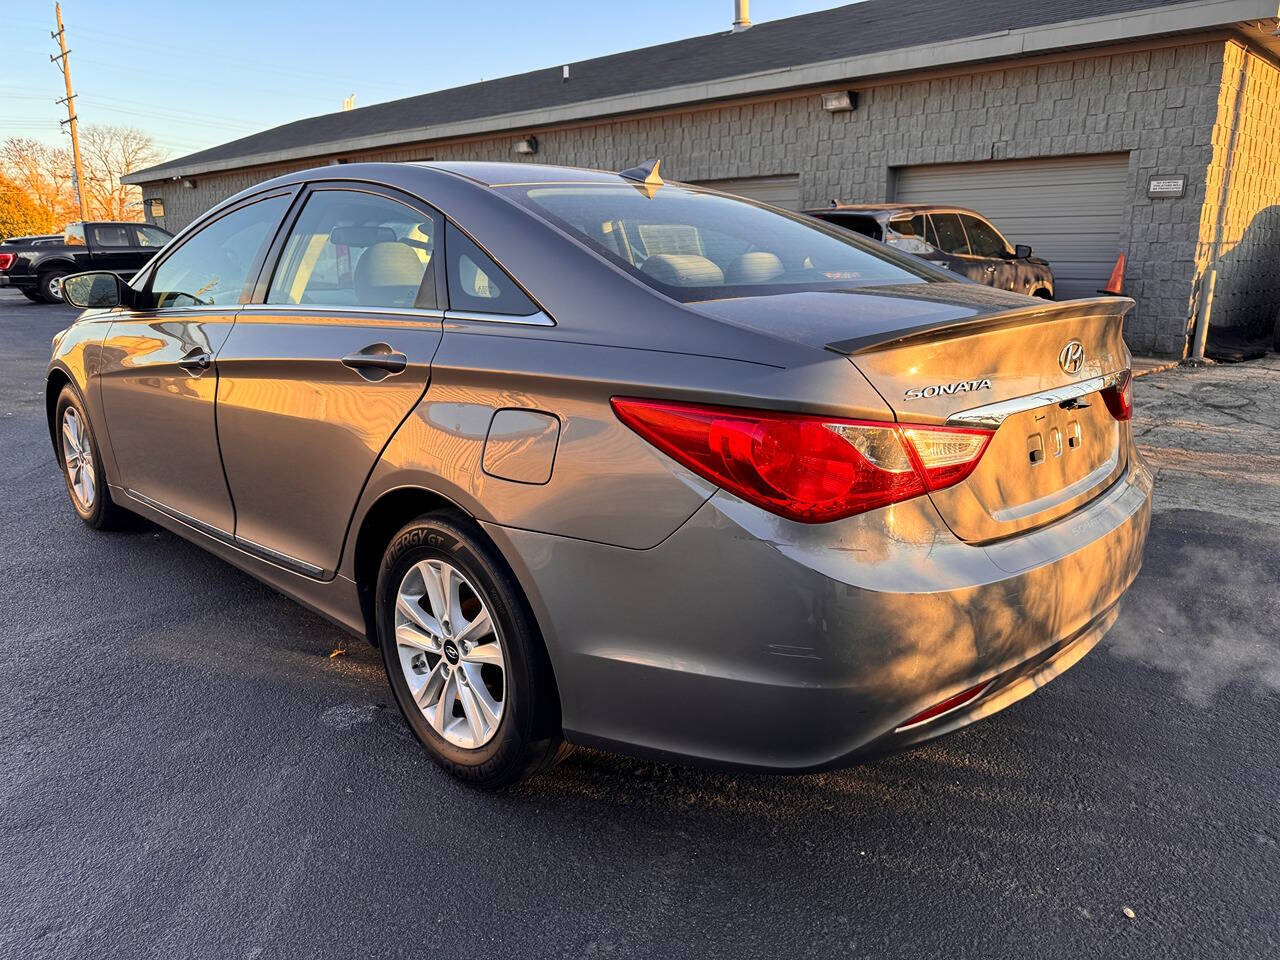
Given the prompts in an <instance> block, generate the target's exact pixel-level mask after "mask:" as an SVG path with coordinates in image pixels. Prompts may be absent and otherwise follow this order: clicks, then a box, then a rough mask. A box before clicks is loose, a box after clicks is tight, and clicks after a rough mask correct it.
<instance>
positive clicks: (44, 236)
mask: <svg viewBox="0 0 1280 960" xmlns="http://www.w3.org/2000/svg"><path fill="white" fill-rule="evenodd" d="M61 242H62V234H60V233H37V234H32V235H31V236H28V237H7V238H5V239H4V240H0V247H5V246H10V247H11V246H16V245H17V244H23V243H32V244H45V243H61Z"/></svg>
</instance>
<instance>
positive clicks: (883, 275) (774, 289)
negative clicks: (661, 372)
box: [506, 184, 926, 302]
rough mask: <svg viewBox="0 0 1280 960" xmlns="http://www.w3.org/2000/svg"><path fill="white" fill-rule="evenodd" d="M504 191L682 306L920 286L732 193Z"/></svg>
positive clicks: (874, 256)
mask: <svg viewBox="0 0 1280 960" xmlns="http://www.w3.org/2000/svg"><path fill="white" fill-rule="evenodd" d="M506 189H507V191H508V193H509V195H511V196H512V198H513V199H515V200H516V201H517V202H519V203H521V204H522V205H524V206H526V207H528V208H530V209H531V210H533V211H534V212H536V213H537V214H539V215H540V216H543V217H545V218H547V219H548V220H550V221H551V222H553V223H555V224H556V225H557V226H559V227H561V228H562V229H564V230H566V231H567V232H569V233H570V234H572V235H574V236H575V237H577V238H578V239H580V240H582V241H584V242H585V243H586V244H587V245H588V246H589V247H591V248H592V249H593V250H595V251H596V252H598V253H599V254H601V255H602V256H604V257H605V258H606V259H608V260H609V261H611V262H612V263H614V264H617V265H618V266H620V267H621V268H622V269H624V270H626V271H627V272H628V273H630V274H632V275H633V276H635V277H637V278H638V279H640V280H642V281H643V282H644V283H646V284H648V285H649V286H651V287H653V288H654V289H656V290H658V291H660V292H662V293H664V294H666V295H667V296H670V297H672V298H674V299H676V300H681V301H685V302H691V301H696V300H711V299H720V298H724V297H745V296H760V295H764V294H769V293H790V292H794V291H797V290H828V289H840V288H850V287H865V286H881V285H887V284H902V283H923V282H926V281H925V279H924V277H923V275H922V274H920V273H916V272H915V271H914V270H912V269H911V268H910V267H909V266H908V265H907V264H906V263H905V262H902V263H899V262H897V261H896V260H895V259H893V255H892V254H886V253H883V252H877V251H873V250H872V249H870V248H871V244H869V243H868V242H867V241H866V240H863V239H862V238H861V237H859V236H857V235H855V234H851V233H847V232H845V231H842V230H838V229H835V228H833V227H830V226H826V225H823V224H822V223H820V222H819V221H817V220H813V219H811V218H809V217H802V216H798V215H796V216H792V215H789V214H786V213H783V212H782V211H779V210H776V209H774V208H771V207H764V206H757V205H756V204H754V203H751V202H749V201H746V200H741V199H738V198H735V197H726V196H720V195H717V194H713V193H704V192H703V191H701V190H697V189H693V188H689V187H683V186H678V185H676V184H665V185H663V186H661V187H658V188H657V189H654V188H651V187H644V186H641V185H636V186H630V185H626V184H618V185H616V186H614V185H608V184H604V185H602V184H556V185H524V186H518V187H508V188H506Z"/></svg>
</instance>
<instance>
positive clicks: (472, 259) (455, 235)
mask: <svg viewBox="0 0 1280 960" xmlns="http://www.w3.org/2000/svg"><path fill="white" fill-rule="evenodd" d="M446 229H447V231H448V236H447V237H446V238H445V253H446V254H447V256H448V258H449V262H448V268H449V269H448V271H447V273H448V275H449V307H450V309H453V310H464V311H466V310H470V311H474V312H475V313H501V314H505V315H507V316H515V317H527V316H529V315H530V314H533V313H537V312H538V308H537V307H536V306H534V304H533V301H532V300H530V299H529V298H528V297H526V296H525V295H524V291H522V290H521V289H520V288H519V287H517V286H516V283H515V281H514V280H512V279H511V278H510V277H508V276H507V275H506V274H505V273H503V272H502V268H501V267H499V266H498V265H497V264H496V263H494V262H493V261H492V260H490V259H489V257H488V256H487V255H486V254H485V253H484V252H483V251H482V250H481V249H480V248H479V247H477V246H476V245H475V244H474V243H472V242H471V240H470V239H469V238H468V237H467V235H466V234H464V233H463V232H462V231H461V230H459V229H458V228H457V227H455V226H454V225H453V224H452V223H451V224H449V225H448V227H447V228H446Z"/></svg>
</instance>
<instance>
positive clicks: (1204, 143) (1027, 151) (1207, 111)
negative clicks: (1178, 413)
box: [144, 41, 1225, 356]
mask: <svg viewBox="0 0 1280 960" xmlns="http://www.w3.org/2000/svg"><path fill="white" fill-rule="evenodd" d="M1224 46H1225V44H1224V43H1223V42H1222V41H1216V42H1209V41H1206V42H1201V43H1195V44H1188V45H1181V46H1174V47H1168V48H1161V49H1155V50H1147V51H1142V52H1117V53H1111V54H1106V55H1101V54H1100V55H1094V56H1087V57H1077V58H1074V59H1063V60H1061V61H1057V62H1047V63H1040V64H1024V65H1011V66H1007V67H1003V68H999V67H993V68H988V69H986V70H983V71H981V72H975V73H970V74H964V75H959V76H952V77H946V78H942V79H929V80H903V81H901V82H896V83H887V84H881V85H878V86H871V87H867V88H863V89H861V91H860V100H859V105H858V109H857V110H856V111H854V112H852V113H847V114H828V113H826V112H824V111H823V110H822V109H821V102H820V97H819V96H818V94H816V93H811V94H803V93H797V94H795V95H791V96H784V97H781V98H779V99H775V100H767V101H759V102H754V103H749V104H743V105H732V104H731V105H722V106H715V107H706V108H701V109H691V110H687V111H684V112H673V113H668V114H663V115H658V116H649V117H638V118H633V119H620V120H616V121H611V122H604V123H597V124H591V125H584V126H578V127H568V128H561V129H550V130H545V131H540V132H538V133H537V137H538V154H537V156H536V157H535V158H532V159H533V161H535V162H543V163H563V164H569V165H574V166H586V167H598V168H603V169H612V170H618V169H622V168H624V167H627V166H631V165H632V164H634V163H636V162H638V161H640V160H643V159H645V158H647V157H655V156H656V157H661V158H662V159H663V173H664V174H666V175H668V176H670V177H672V178H673V179H682V180H715V179H723V178H728V177H750V176H771V175H780V174H798V175H799V178H800V188H801V196H802V199H803V201H804V202H805V203H806V204H812V205H815V206H816V205H822V204H825V203H826V201H827V200H829V199H831V198H833V197H839V198H841V199H844V200H849V201H876V200H884V199H887V191H888V190H889V176H890V174H889V171H890V168H892V167H899V166H908V165H915V164H935V163H953V162H964V161H981V160H999V159H1013V158H1034V157H1044V156H1064V155H1071V154H1092V153H1116V152H1128V153H1129V155H1130V195H1131V209H1130V211H1129V216H1126V217H1125V226H1124V228H1123V229H1122V232H1121V236H1120V238H1119V249H1120V250H1123V251H1127V253H1128V257H1129V261H1128V271H1127V275H1126V277H1125V292H1126V293H1128V294H1130V295H1132V296H1133V297H1134V298H1135V299H1136V300H1137V301H1138V307H1137V309H1136V310H1135V311H1134V313H1133V314H1132V315H1131V318H1130V321H1129V324H1128V328H1127V330H1126V337H1127V339H1128V341H1129V343H1130V345H1131V347H1132V348H1133V350H1134V352H1135V353H1144V354H1145V353H1153V352H1158V353H1162V354H1168V355H1178V356H1180V355H1181V354H1182V352H1183V348H1184V345H1185V341H1186V335H1187V325H1188V318H1189V304H1190V302H1191V297H1192V279H1193V277H1194V275H1195V273H1196V257H1197V250H1198V243H1199V242H1200V235H1201V232H1202V217H1201V210H1202V207H1203V205H1204V198H1205V171H1206V170H1207V169H1208V167H1209V165H1210V161H1211V159H1212V156H1213V151H1214V146H1213V144H1212V142H1211V136H1210V135H1211V131H1212V130H1213V128H1214V121H1215V117H1216V116H1217V115H1218V112H1219V86H1220V84H1219V80H1220V78H1221V75H1222V69H1223V56H1224ZM854 86H855V87H856V86H857V85H856V84H855V85H854ZM516 139H518V135H504V136H501V137H491V138H481V139H473V140H468V141H455V142H440V143H433V144H422V145H417V146H412V147H405V148H401V149H395V150H386V149H384V150H379V151H373V152H368V153H365V154H351V155H348V159H351V160H362V159H370V160H372V159H379V160H416V159H423V158H427V157H431V158H434V159H438V160H446V159H448V160H495V159H502V160H514V159H518V158H517V157H516V155H515V154H514V153H513V152H512V144H513V142H514V141H515V140H516ZM313 165H315V163H314V161H309V162H304V163H300V164H295V165H291V166H280V167H272V168H259V169H257V170H252V171H245V172H237V173H234V174H219V175H209V176H197V177H196V178H195V181H196V189H194V190H190V189H184V188H182V187H181V186H180V185H177V184H170V183H159V184H149V185H147V188H146V189H145V190H144V195H145V196H147V197H152V196H158V197H161V198H162V199H163V200H164V205H165V213H166V217H165V223H166V225H167V226H168V227H169V228H170V229H174V228H176V227H180V226H183V225H185V224H186V223H188V222H190V221H191V220H192V219H193V218H194V217H195V216H197V215H198V214H199V213H200V212H201V211H203V210H205V209H207V208H208V207H209V206H211V205H212V204H213V203H215V202H217V201H218V200H220V199H222V198H224V197H226V196H229V195H231V194H233V193H235V192H237V191H239V190H242V189H244V188H245V187H248V186H251V185H252V184H254V183H257V182H260V181H262V180H265V179H269V178H270V177H272V176H277V175H279V174H281V173H283V172H286V171H288V170H291V169H298V168H302V167H307V166H313ZM1168 173H1184V174H1186V176H1187V178H1188V189H1187V194H1186V196H1185V197H1183V198H1180V199H1159V200H1149V199H1148V198H1147V196H1146V184H1147V179H1148V177H1149V176H1150V175H1153V174H1168Z"/></svg>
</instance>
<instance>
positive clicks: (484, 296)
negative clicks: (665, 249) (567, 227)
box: [445, 223, 690, 317]
mask: <svg viewBox="0 0 1280 960" xmlns="http://www.w3.org/2000/svg"><path fill="white" fill-rule="evenodd" d="M649 239H650V241H651V242H654V243H657V244H660V245H663V246H667V245H674V246H679V245H681V244H685V243H689V242H690V238H689V237H687V236H682V235H680V234H679V233H667V232H662V231H658V232H656V233H654V234H651V235H650V238H649ZM622 242H623V243H624V244H625V243H626V242H627V241H626V240H622ZM638 242H641V243H643V242H644V241H643V240H640V241H638ZM445 252H446V256H447V257H448V261H449V262H448V270H447V271H446V272H447V273H448V277H449V309H450V310H462V311H464V312H467V311H469V312H471V313H497V314H502V315H504V316H513V317H527V316H530V315H532V314H535V313H537V312H538V308H537V307H536V306H535V305H534V303H533V301H532V300H530V299H529V298H528V297H527V296H526V295H525V293H524V291H523V290H521V289H520V288H519V287H518V286H517V285H516V282H515V281H514V280H512V279H511V278H510V277H509V276H507V274H506V272H505V271H504V270H503V269H502V268H501V267H499V266H498V265H497V264H496V263H494V262H493V260H492V259H490V258H489V256H488V255H487V254H486V253H485V252H484V251H483V250H481V249H480V248H479V247H478V246H476V245H475V243H474V242H472V240H471V238H470V237H468V236H467V235H466V234H465V233H463V232H462V231H461V230H459V229H458V228H457V227H455V226H454V225H453V224H452V223H450V224H449V225H448V227H447V228H446V235H445Z"/></svg>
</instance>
